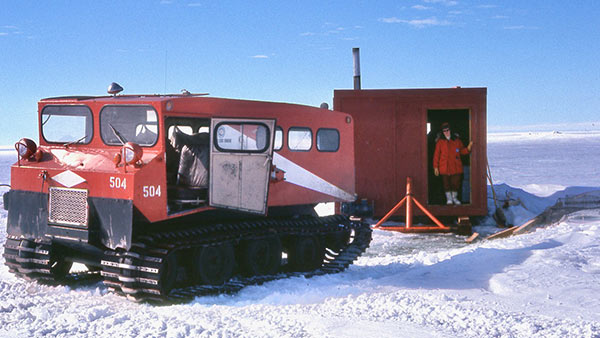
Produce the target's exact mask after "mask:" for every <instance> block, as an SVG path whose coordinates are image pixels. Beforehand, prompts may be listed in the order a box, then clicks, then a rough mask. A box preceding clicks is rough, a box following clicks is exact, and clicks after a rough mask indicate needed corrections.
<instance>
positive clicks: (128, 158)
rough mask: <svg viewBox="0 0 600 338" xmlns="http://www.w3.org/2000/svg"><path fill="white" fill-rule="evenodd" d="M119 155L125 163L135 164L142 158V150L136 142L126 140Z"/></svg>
mask: <svg viewBox="0 0 600 338" xmlns="http://www.w3.org/2000/svg"><path fill="white" fill-rule="evenodd" d="M121 154H122V155H121V157H122V158H123V160H124V161H125V163H127V164H136V163H138V162H139V161H141V159H142V155H143V154H144V151H143V150H142V147H140V146H139V145H138V144H137V143H134V142H127V143H125V145H124V146H123V148H122V150H121Z"/></svg>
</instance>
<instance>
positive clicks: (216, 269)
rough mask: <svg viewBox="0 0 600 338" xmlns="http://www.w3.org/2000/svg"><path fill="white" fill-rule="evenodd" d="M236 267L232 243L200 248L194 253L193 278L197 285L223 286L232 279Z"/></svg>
mask: <svg viewBox="0 0 600 338" xmlns="http://www.w3.org/2000/svg"><path fill="white" fill-rule="evenodd" d="M234 265H235V258H234V252H233V246H232V245H231V244H230V243H224V244H220V245H209V246H204V247H200V248H197V249H196V250H195V252H194V260H193V276H194V279H195V281H196V283H197V284H204V285H222V284H224V283H225V282H227V281H228V280H229V279H230V278H231V275H232V274H233V268H234Z"/></svg>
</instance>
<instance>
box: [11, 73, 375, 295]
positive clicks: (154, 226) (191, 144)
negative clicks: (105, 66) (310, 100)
mask: <svg viewBox="0 0 600 338" xmlns="http://www.w3.org/2000/svg"><path fill="white" fill-rule="evenodd" d="M120 90H122V88H120V87H118V85H115V84H113V85H111V87H109V93H110V94H113V95H112V96H105V97H81V96H80V97H59V98H48V99H43V100H41V101H40V102H39V107H38V108H39V110H38V115H39V116H38V117H39V122H40V128H39V146H37V145H36V143H35V142H34V141H32V140H29V139H22V140H20V141H19V142H17V144H16V145H15V147H16V149H17V151H18V157H19V159H18V162H17V163H15V164H14V165H13V166H12V167H11V181H12V182H11V190H10V191H9V192H8V193H6V194H5V195H4V202H5V203H4V206H5V208H6V209H7V210H8V220H7V233H8V237H7V241H6V243H5V248H4V257H5V261H6V265H8V267H9V269H10V271H11V272H13V273H15V274H17V275H19V276H23V277H25V278H28V279H34V280H40V281H45V282H55V281H59V282H60V281H67V282H68V281H69V278H75V275H73V274H70V273H69V272H70V269H71V266H72V263H73V262H79V263H83V264H85V265H86V266H88V268H89V270H90V272H88V275H92V274H95V275H100V276H101V277H102V279H103V281H104V283H105V284H106V285H108V286H110V287H111V288H113V289H114V290H116V291H117V292H122V293H124V294H126V295H128V296H131V297H133V298H135V299H138V300H147V299H161V300H165V299H169V300H174V299H182V298H184V299H189V298H190V297H193V296H196V295H201V294H204V293H206V292H227V291H231V290H236V289H239V288H240V287H243V286H244V285H246V284H250V283H258V282H261V281H265V280H269V279H273V278H278V277H281V276H286V275H290V274H294V273H295V271H302V272H304V273H305V274H309V275H314V274H323V273H329V272H337V271H341V270H343V269H345V268H346V267H347V266H348V265H349V264H351V263H352V261H353V260H354V259H356V257H358V256H359V255H360V254H361V253H362V252H364V250H365V249H366V248H367V247H368V245H369V242H370V239H371V230H370V229H369V226H368V225H367V224H365V223H361V222H355V221H351V220H350V219H349V218H348V217H345V216H341V215H333V216H327V217H318V216H317V215H316V213H315V211H314V206H315V205H316V204H317V203H321V202H349V201H353V200H355V198H356V197H355V194H354V184H355V183H354V182H355V178H354V140H353V119H352V118H351V116H350V115H348V114H344V113H341V112H336V111H331V110H327V109H320V108H314V107H308V106H301V105H293V104H284V103H273V102H257V101H244V100H232V99H221V98H211V97H201V96H200V95H193V94H189V93H185V94H182V95H117V93H118V92H119V91H120ZM282 253H286V254H287V259H282V256H283V255H282ZM283 263H286V264H283ZM232 276H233V278H232Z"/></svg>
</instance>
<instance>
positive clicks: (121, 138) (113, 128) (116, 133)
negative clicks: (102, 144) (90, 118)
mask: <svg viewBox="0 0 600 338" xmlns="http://www.w3.org/2000/svg"><path fill="white" fill-rule="evenodd" d="M108 126H109V127H110V129H111V130H112V132H113V134H115V136H116V137H117V138H118V139H119V141H120V142H121V144H122V145H125V143H127V140H126V139H125V137H123V135H121V133H119V132H118V131H117V130H116V129H115V127H113V125H112V124H110V123H109V124H108Z"/></svg>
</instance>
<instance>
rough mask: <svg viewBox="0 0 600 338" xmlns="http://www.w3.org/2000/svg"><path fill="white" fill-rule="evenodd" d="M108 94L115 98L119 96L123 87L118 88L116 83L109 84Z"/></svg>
mask: <svg viewBox="0 0 600 338" xmlns="http://www.w3.org/2000/svg"><path fill="white" fill-rule="evenodd" d="M107 91H108V93H109V94H110V95H112V96H116V95H117V94H119V93H120V92H122V91H123V87H121V86H119V84H118V83H116V82H113V83H111V84H110V86H108V90H107Z"/></svg>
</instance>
